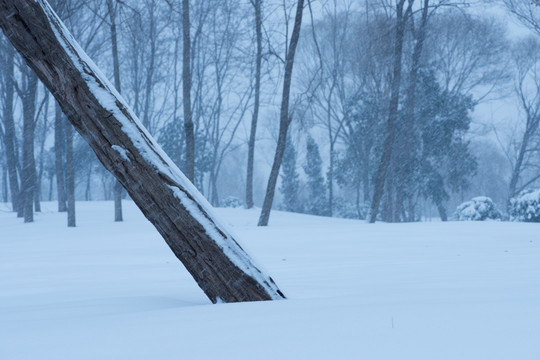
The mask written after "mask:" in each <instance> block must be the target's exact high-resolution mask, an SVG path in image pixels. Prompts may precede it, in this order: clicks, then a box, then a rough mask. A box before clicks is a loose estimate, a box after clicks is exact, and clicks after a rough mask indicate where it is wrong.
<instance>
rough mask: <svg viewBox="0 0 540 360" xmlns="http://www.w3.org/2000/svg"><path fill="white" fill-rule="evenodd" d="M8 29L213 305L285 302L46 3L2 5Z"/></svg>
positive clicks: (16, 0)
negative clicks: (244, 302) (276, 300)
mask: <svg viewBox="0 0 540 360" xmlns="http://www.w3.org/2000/svg"><path fill="white" fill-rule="evenodd" d="M0 27H1V28H2V30H3V31H4V33H5V34H6V36H7V37H8V38H9V40H10V41H11V42H12V43H13V45H15V48H16V49H17V50H18V51H19V52H20V53H21V55H22V56H23V57H24V58H25V60H26V61H27V62H28V64H29V65H30V67H31V68H32V69H34V71H36V73H37V74H38V75H39V77H40V79H41V80H42V82H43V83H44V84H45V85H46V86H47V87H48V88H49V90H50V91H51V92H52V94H53V95H54V96H55V97H56V99H57V100H58V103H59V104H60V105H61V107H62V109H63V111H64V113H65V114H66V115H67V117H68V119H69V120H70V122H71V123H72V124H73V126H74V127H75V128H76V129H77V131H78V132H79V133H80V134H81V135H82V137H83V138H84V139H85V140H86V141H87V142H88V143H89V144H90V146H91V147H92V149H93V150H94V152H95V153H96V155H97V157H98V159H99V160H100V161H101V162H102V163H103V165H104V166H105V167H106V168H107V169H108V170H109V171H111V172H112V173H113V174H114V176H115V177H116V178H117V179H118V180H119V181H120V182H121V183H122V185H123V186H124V188H125V189H126V190H127V191H128V193H129V195H130V196H131V197H132V199H133V200H134V201H135V203H136V204H137V206H139V208H140V209H141V211H142V212H143V214H144V215H145V216H146V217H147V218H148V219H149V220H150V222H152V224H153V225H154V226H155V227H156V229H157V230H158V231H159V232H160V233H161V235H162V236H163V238H164V239H165V241H166V242H167V244H168V245H169V247H170V248H171V250H172V251H173V252H174V254H175V255H176V256H177V257H178V258H179V259H180V260H181V261H182V262H183V264H184V265H185V266H186V268H187V270H188V271H189V272H190V273H191V275H192V276H193V277H194V278H195V281H196V282H197V283H198V285H199V286H200V287H201V288H202V290H203V291H204V292H205V293H206V295H207V296H208V297H209V298H210V300H211V301H212V302H214V303H216V302H220V301H223V302H235V301H256V300H274V299H281V298H284V296H283V294H282V293H281V291H280V290H279V289H278V287H277V286H276V284H275V283H274V282H273V280H272V279H271V278H270V277H268V276H266V275H264V274H263V273H262V272H261V271H260V270H258V269H257V268H256V267H255V265H254V264H253V262H252V260H251V259H250V258H249V256H248V255H247V254H246V253H245V252H244V250H243V249H242V248H241V247H240V246H239V245H238V243H237V242H236V241H235V240H234V238H233V237H232V236H231V235H230V234H229V233H228V231H227V230H226V229H225V228H224V227H223V226H222V225H220V224H219V223H218V222H217V220H216V218H215V217H214V216H213V215H212V214H211V211H210V209H211V206H210V204H208V202H207V201H206V200H205V199H204V198H203V197H202V196H201V195H200V193H199V192H198V191H197V190H196V189H195V187H194V186H193V184H191V183H190V182H189V181H188V180H187V178H186V177H185V176H184V175H183V174H182V173H181V172H180V170H179V169H178V168H177V167H176V165H174V163H173V162H172V161H171V160H170V159H169V157H168V156H167V155H166V154H165V153H164V152H163V151H162V150H161V148H160V147H159V145H157V143H156V141H155V140H154V139H153V138H152V137H151V136H150V135H149V133H148V131H147V130H146V129H145V128H144V127H143V126H142V125H141V122H140V121H139V119H137V117H136V116H135V115H134V114H133V112H132V111H131V109H130V108H129V107H128V106H127V105H126V103H125V101H124V100H123V98H122V97H121V96H120V95H119V94H118V93H117V92H116V91H115V90H114V88H113V87H112V85H111V84H110V83H109V81H107V79H106V77H105V76H104V75H102V73H101V72H100V71H99V70H98V69H97V67H96V65H95V64H94V63H93V62H92V61H91V60H90V59H89V58H88V57H87V56H86V54H85V53H84V51H83V50H82V49H81V48H80V47H79V45H78V44H77V43H76V42H75V40H74V39H73V37H72V36H71V35H70V34H69V33H68V31H67V30H66V28H65V26H64V25H63V23H62V22H61V21H60V19H59V18H58V17H57V16H56V14H55V13H54V11H53V10H52V9H51V7H50V6H49V4H48V3H47V2H46V1H45V0H0Z"/></svg>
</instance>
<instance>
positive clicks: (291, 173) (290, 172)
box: [279, 137, 302, 212]
mask: <svg viewBox="0 0 540 360" xmlns="http://www.w3.org/2000/svg"><path fill="white" fill-rule="evenodd" d="M298 187H299V180H298V172H297V171H296V150H295V149H294V145H293V144H292V142H291V139H290V137H287V142H286V144H285V153H284V154H283V163H282V166H281V185H280V187H279V191H280V192H281V194H282V195H283V202H282V209H283V210H285V211H291V212H300V211H301V210H302V206H301V204H300V203H299V201H298Z"/></svg>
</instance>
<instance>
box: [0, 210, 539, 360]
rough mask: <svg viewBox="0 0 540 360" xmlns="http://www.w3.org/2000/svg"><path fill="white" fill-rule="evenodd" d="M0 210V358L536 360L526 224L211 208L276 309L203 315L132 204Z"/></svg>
mask: <svg viewBox="0 0 540 360" xmlns="http://www.w3.org/2000/svg"><path fill="white" fill-rule="evenodd" d="M123 205H124V215H125V219H126V220H125V221H124V222H122V223H115V222H114V221H113V213H114V211H113V204H112V202H78V203H77V222H78V227H77V228H67V227H66V218H65V214H59V213H56V211H55V209H56V204H55V203H44V204H43V210H44V211H43V213H41V214H40V213H38V214H37V215H36V222H35V223H32V224H23V223H22V221H21V219H17V218H16V217H15V214H14V213H11V212H9V211H8V209H9V208H8V206H7V205H3V204H0V289H1V290H0V359H2V360H22V359H24V360H35V359H40V360H48V359H50V360H53V359H54V360H58V359H60V360H61V359H75V360H85V359H89V360H90V359H92V360H94V359H115V360H121V359H129V360H133V359H370V360H374V359H389V360H390V359H391V360H395V359H400V360H408V359H411V360H420V359H426V360H428V359H429V360H433V359H437V360H443V359H452V360H463V359H471V360H481V359H489V360H497V359H501V360H502V359H505V360H506V359H508V360H514V359H519V360H528V359H531V360H533V359H534V360H538V359H540V261H539V259H540V235H539V234H540V231H539V230H540V225H538V224H531V223H515V222H448V223H441V222H433V223H429V222H426V223H412V224H383V223H378V224H374V225H369V224H366V223H364V222H360V221H355V220H344V219H330V218H323V217H315V216H306V215H299V214H289V213H283V212H273V213H272V216H271V222H270V226H269V227H265V228H261V227H257V226H256V221H257V218H258V215H259V212H258V211H257V210H244V209H216V212H217V213H218V215H220V216H221V217H222V218H223V219H225V221H226V222H227V223H229V226H230V227H232V228H233V229H234V231H235V233H237V234H238V236H239V241H240V243H241V245H242V247H244V249H246V250H247V251H248V253H249V254H250V255H251V256H253V257H255V258H256V259H257V262H258V263H261V264H263V265H264V267H265V268H266V271H268V272H269V275H271V276H272V277H273V278H274V280H275V281H276V283H277V284H278V286H279V287H280V288H281V290H283V292H284V293H285V295H287V296H288V300H281V301H271V302H256V303H237V304H217V305H212V304H211V303H210V301H209V300H208V299H207V298H206V297H205V295H204V294H203V293H202V291H201V290H200V289H199V288H198V287H197V285H196V284H195V282H194V281H193V279H192V278H191V277H190V275H189V274H188V272H187V271H186V270H185V269H184V268H183V266H182V265H181V264H180V262H179V261H178V260H177V259H176V258H175V257H174V256H173V254H172V252H171V251H170V250H169V248H168V247H167V246H166V244H165V242H164V241H163V240H162V239H161V237H160V236H159V234H158V233H157V231H156V230H155V229H154V228H153V226H152V225H151V224H150V223H149V222H148V221H146V219H144V217H143V215H142V214H141V213H140V212H139V210H138V209H137V208H136V207H135V205H134V204H133V203H132V202H129V201H125V202H124V204H123Z"/></svg>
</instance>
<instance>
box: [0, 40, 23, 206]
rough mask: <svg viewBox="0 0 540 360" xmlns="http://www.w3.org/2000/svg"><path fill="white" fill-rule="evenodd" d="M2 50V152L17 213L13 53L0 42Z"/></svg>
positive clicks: (18, 203)
mask: <svg viewBox="0 0 540 360" xmlns="http://www.w3.org/2000/svg"><path fill="white" fill-rule="evenodd" d="M2 49H3V51H2V55H0V59H1V61H2V72H0V74H1V79H2V83H3V89H2V90H3V91H2V93H3V101H2V105H3V106H2V118H3V125H4V136H3V139H4V152H5V156H6V165H7V170H8V177H9V190H10V194H11V204H12V210H13V211H19V210H20V208H21V203H22V201H21V199H20V196H19V191H20V190H19V176H18V172H17V154H16V148H17V147H16V145H15V142H16V141H17V137H16V135H15V120H14V116H13V106H14V95H15V85H14V78H15V74H14V68H15V51H14V49H13V47H12V46H11V45H10V44H7V43H4V42H2Z"/></svg>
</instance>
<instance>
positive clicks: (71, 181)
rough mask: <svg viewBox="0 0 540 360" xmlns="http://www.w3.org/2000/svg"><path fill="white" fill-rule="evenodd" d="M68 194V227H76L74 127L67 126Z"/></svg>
mask: <svg viewBox="0 0 540 360" xmlns="http://www.w3.org/2000/svg"><path fill="white" fill-rule="evenodd" d="M66 190H67V191H66V192H67V226H68V227H75V162H74V159H73V127H72V126H71V124H67V125H66Z"/></svg>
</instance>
